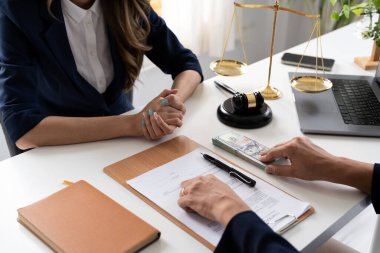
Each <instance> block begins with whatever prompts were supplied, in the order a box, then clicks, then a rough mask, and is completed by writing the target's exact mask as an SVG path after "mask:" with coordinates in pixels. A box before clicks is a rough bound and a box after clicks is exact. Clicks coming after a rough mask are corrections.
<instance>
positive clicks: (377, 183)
mask: <svg viewBox="0 0 380 253" xmlns="http://www.w3.org/2000/svg"><path fill="white" fill-rule="evenodd" d="M371 200H372V205H373V207H374V208H375V212H376V213H377V214H380V164H375V166H374V168H373V175H372V188H371Z"/></svg>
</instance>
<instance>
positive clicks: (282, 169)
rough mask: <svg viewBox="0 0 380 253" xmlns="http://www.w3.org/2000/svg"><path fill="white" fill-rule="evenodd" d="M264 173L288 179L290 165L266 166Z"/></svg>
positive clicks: (290, 172) (290, 169)
mask: <svg viewBox="0 0 380 253" xmlns="http://www.w3.org/2000/svg"><path fill="white" fill-rule="evenodd" d="M265 172H266V173H268V174H272V175H276V176H282V177H290V176H291V175H292V167H291V166H290V165H272V164H271V165H268V166H267V167H266V168H265Z"/></svg>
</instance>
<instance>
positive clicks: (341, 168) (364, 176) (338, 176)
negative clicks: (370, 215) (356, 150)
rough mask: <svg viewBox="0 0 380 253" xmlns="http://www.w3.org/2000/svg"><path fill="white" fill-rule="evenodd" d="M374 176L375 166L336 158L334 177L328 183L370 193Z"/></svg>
mask: <svg viewBox="0 0 380 253" xmlns="http://www.w3.org/2000/svg"><path fill="white" fill-rule="evenodd" d="M372 174H373V164H369V163H364V162H359V161H355V160H351V159H348V158H345V157H336V159H335V160H334V162H333V166H332V174H331V175H332V177H331V178H330V180H328V179H327V181H330V182H334V183H339V184H344V185H348V186H351V187H355V188H357V189H359V190H361V191H363V192H365V193H370V191H371V185H372Z"/></svg>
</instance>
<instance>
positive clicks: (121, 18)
mask: <svg viewBox="0 0 380 253" xmlns="http://www.w3.org/2000/svg"><path fill="white" fill-rule="evenodd" d="M52 3H53V0H47V5H48V10H49V13H50V14H52V13H51V4H52ZM100 5H101V7H102V12H103V15H104V18H105V21H106V25H107V27H108V29H109V31H110V33H111V35H112V36H113V39H114V40H115V42H116V45H117V48H118V50H119V53H120V55H121V59H122V61H123V63H124V69H125V72H126V80H125V85H124V88H125V89H126V90H128V89H130V88H131V87H132V86H133V84H134V82H135V81H136V79H137V77H138V76H139V74H140V70H141V66H142V63H143V59H144V52H146V51H148V50H150V47H149V46H148V44H147V37H148V35H149V33H150V23H149V19H148V17H147V13H148V11H149V8H150V6H149V0H112V1H109V0H100Z"/></svg>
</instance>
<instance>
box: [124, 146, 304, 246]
mask: <svg viewBox="0 0 380 253" xmlns="http://www.w3.org/2000/svg"><path fill="white" fill-rule="evenodd" d="M201 153H206V154H210V152H209V151H208V150H206V149H204V148H198V149H196V150H194V151H193V152H191V153H189V154H187V155H185V156H182V157H179V158H177V159H175V160H173V161H171V162H169V163H167V164H164V165H163V166H160V167H158V168H156V169H153V170H151V171H149V172H147V173H144V174H142V175H140V176H138V177H136V178H134V179H132V180H128V181H127V183H128V184H129V185H130V186H131V187H133V188H134V189H135V190H137V191H138V192H140V193H141V194H143V195H144V196H145V197H147V198H148V199H150V200H151V201H152V202H154V203H155V204H157V205H158V206H160V207H161V208H162V209H164V210H165V211H166V212H168V213H169V214H170V215H172V216H173V217H175V218H176V219H177V220H179V221H181V222H182V223H183V224H184V225H185V226H187V227H188V228H190V229H191V230H193V231H194V232H196V233H197V234H199V235H200V236H201V237H203V238H204V239H205V240H207V241H208V242H210V243H211V244H212V245H214V246H216V245H217V243H218V242H219V240H220V238H221V236H222V234H223V231H224V226H223V225H221V224H219V223H217V222H214V221H210V220H207V219H205V218H203V217H200V216H199V215H198V214H195V213H188V212H186V211H185V210H183V209H182V208H180V207H179V206H178V204H177V200H178V197H179V191H180V184H181V182H182V181H185V180H188V179H191V178H194V177H196V176H200V175H208V174H213V175H215V176H216V177H217V178H219V179H220V180H221V181H223V182H225V183H227V184H228V185H229V186H230V187H231V188H232V189H233V190H234V191H235V192H236V193H237V194H238V195H239V196H240V197H241V198H242V199H243V200H244V201H245V202H246V203H247V204H248V206H249V207H250V208H251V209H252V210H253V211H254V212H256V214H257V215H258V216H259V217H260V218H261V219H263V220H264V222H265V223H267V224H268V225H269V226H270V227H271V228H272V229H273V230H274V231H276V232H281V231H283V230H284V229H285V228H286V227H288V226H289V225H291V224H292V223H294V222H295V221H296V220H297V219H296V217H299V216H301V215H302V214H303V213H305V212H306V211H307V210H308V209H309V208H310V205H309V204H308V203H306V202H303V201H300V200H298V199H296V198H294V197H292V196H290V195H288V194H286V193H284V192H283V191H281V190H279V189H277V188H275V187H274V186H271V185H270V184H268V183H266V182H264V181H262V180H261V179H258V178H256V177H254V176H253V175H250V174H249V176H250V177H251V178H253V179H255V180H256V182H257V183H256V186H255V187H254V188H251V187H249V186H247V185H245V184H243V183H241V182H240V181H238V180H237V179H235V178H232V177H230V176H229V174H228V173H226V172H225V171H223V170H221V169H220V168H217V167H215V166H214V165H213V164H211V163H210V162H208V161H207V160H205V159H204V158H203V156H202V155H201ZM210 155H212V156H213V157H215V158H217V159H220V160H222V161H223V162H224V163H225V164H227V165H229V166H230V167H233V168H235V169H237V170H239V168H236V167H235V166H233V165H232V164H230V163H228V162H227V161H225V160H223V159H222V158H220V157H218V156H217V155H215V154H210ZM240 171H241V170H240Z"/></svg>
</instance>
